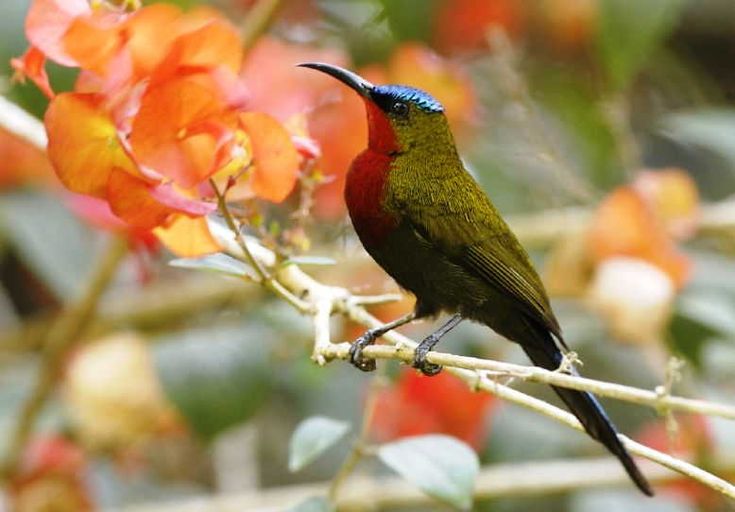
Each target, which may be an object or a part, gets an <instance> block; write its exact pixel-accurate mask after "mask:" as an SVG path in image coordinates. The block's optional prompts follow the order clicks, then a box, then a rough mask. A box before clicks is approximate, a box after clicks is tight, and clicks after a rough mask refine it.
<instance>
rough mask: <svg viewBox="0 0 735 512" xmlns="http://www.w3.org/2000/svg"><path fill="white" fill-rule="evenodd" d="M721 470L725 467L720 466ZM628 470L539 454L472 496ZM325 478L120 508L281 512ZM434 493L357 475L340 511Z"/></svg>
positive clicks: (314, 491)
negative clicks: (540, 456)
mask: <svg viewBox="0 0 735 512" xmlns="http://www.w3.org/2000/svg"><path fill="white" fill-rule="evenodd" d="M642 466H643V469H644V471H645V473H646V476H647V477H648V479H649V480H650V481H651V482H652V483H655V484H666V483H670V482H676V481H681V480H682V476H681V475H679V474H678V473H676V472H674V471H671V470H669V469H667V468H665V467H662V466H658V465H656V464H653V463H647V462H644V463H643V464H642ZM719 469H721V470H725V469H728V468H719ZM627 482H628V475H627V474H626V473H625V472H624V471H623V469H622V468H621V466H620V463H619V462H618V460H617V459H614V458H612V457H601V458H594V459H575V460H540V461H532V462H524V463H509V464H493V465H491V466H484V467H482V468H481V470H480V473H479V475H478V477H477V480H476V483H475V492H474V497H475V501H481V500H487V499H492V498H501V497H508V496H535V495H549V494H553V493H561V492H569V491H579V490H586V489H597V488H601V487H609V486H615V485H625V484H626V483H627ZM328 486H329V483H315V484H306V485H303V484H302V485H291V486H283V487H271V488H267V489H258V490H257V491H251V492H247V493H238V494H229V495H224V496H223V495H219V496H212V497H206V498H205V497H196V498H193V499H185V500H182V501H176V502H173V503H165V504H162V503H151V504H147V505H134V506H131V507H127V508H124V509H123V510H121V511H118V512H204V511H209V510H217V511H218V512H235V511H237V512H281V511H283V510H284V509H288V508H289V507H292V506H295V505H297V504H298V503H300V502H302V501H304V500H305V499H307V498H310V497H312V496H320V495H324V494H325V493H326V491H327V488H328ZM433 503H435V502H434V501H433V498H431V497H429V496H428V495H426V494H424V493H422V492H421V491H419V490H418V489H417V488H416V487H415V486H412V485H411V484H409V483H407V482H406V481H405V480H403V479H400V478H397V477H386V478H375V477H369V476H355V477H353V478H351V479H350V480H349V481H348V482H346V483H345V485H344V487H343V489H342V492H340V496H339V499H338V500H337V508H338V510H340V511H344V512H350V511H364V510H366V504H367V505H369V508H368V509H367V510H385V509H391V510H392V509H393V508H396V507H421V506H427V505H431V504H433Z"/></svg>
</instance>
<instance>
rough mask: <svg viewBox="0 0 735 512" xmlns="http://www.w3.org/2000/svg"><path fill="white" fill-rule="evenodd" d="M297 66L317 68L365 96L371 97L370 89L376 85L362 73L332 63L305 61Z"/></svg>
mask: <svg viewBox="0 0 735 512" xmlns="http://www.w3.org/2000/svg"><path fill="white" fill-rule="evenodd" d="M297 66H298V67H302V68H311V69H316V70H317V71H321V72H322V73H326V74H327V75H329V76H331V77H333V78H336V79H337V80H339V81H340V82H342V83H343V84H345V85H346V86H347V87H349V88H350V89H353V90H354V91H355V92H357V94H359V95H360V96H362V97H363V98H369V97H370V91H372V90H373V88H374V87H375V86H374V85H373V84H371V83H370V82H368V81H367V80H365V79H364V78H362V77H361V76H360V75H358V74H356V73H353V72H352V71H349V70H347V69H344V68H341V67H339V66H333V65H332V64H325V63H324V62H303V63H301V64H297Z"/></svg>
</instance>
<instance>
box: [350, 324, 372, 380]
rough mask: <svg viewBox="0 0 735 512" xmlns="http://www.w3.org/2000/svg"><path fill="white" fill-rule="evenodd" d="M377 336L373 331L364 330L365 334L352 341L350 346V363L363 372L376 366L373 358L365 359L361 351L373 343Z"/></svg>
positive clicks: (370, 370)
mask: <svg viewBox="0 0 735 512" xmlns="http://www.w3.org/2000/svg"><path fill="white" fill-rule="evenodd" d="M376 338H377V336H376V335H375V333H374V332H373V331H366V332H365V334H363V335H362V336H360V337H359V338H357V339H356V340H355V341H353V342H352V346H351V347H350V364H352V366H354V367H355V368H357V369H359V370H362V371H363V372H372V371H374V370H375V368H376V364H375V359H365V358H364V357H363V356H362V351H363V349H364V348H365V347H367V346H370V345H372V344H373V343H375V339H376Z"/></svg>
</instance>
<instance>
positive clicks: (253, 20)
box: [240, 0, 281, 50]
mask: <svg viewBox="0 0 735 512" xmlns="http://www.w3.org/2000/svg"><path fill="white" fill-rule="evenodd" d="M280 5H281V0H260V2H258V3H256V4H255V5H253V7H252V8H251V9H250V12H249V13H248V15H247V17H246V18H245V20H244V21H243V23H242V30H241V31H240V34H241V35H242V41H243V46H244V47H245V49H246V50H249V49H250V48H252V47H253V46H254V45H255V42H256V41H257V40H258V38H259V37H260V36H262V35H263V33H265V31H266V30H268V27H270V25H271V23H272V22H273V20H274V19H275V16H276V12H277V11H278V8H279V7H280Z"/></svg>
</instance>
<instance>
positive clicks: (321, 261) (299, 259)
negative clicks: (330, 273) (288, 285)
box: [283, 256, 337, 266]
mask: <svg viewBox="0 0 735 512" xmlns="http://www.w3.org/2000/svg"><path fill="white" fill-rule="evenodd" d="M336 263H337V261H336V260H335V259H333V258H330V257H328V256H292V257H290V258H288V259H287V260H286V261H284V262H283V265H284V266H285V265H322V266H327V265H335V264H336Z"/></svg>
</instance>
